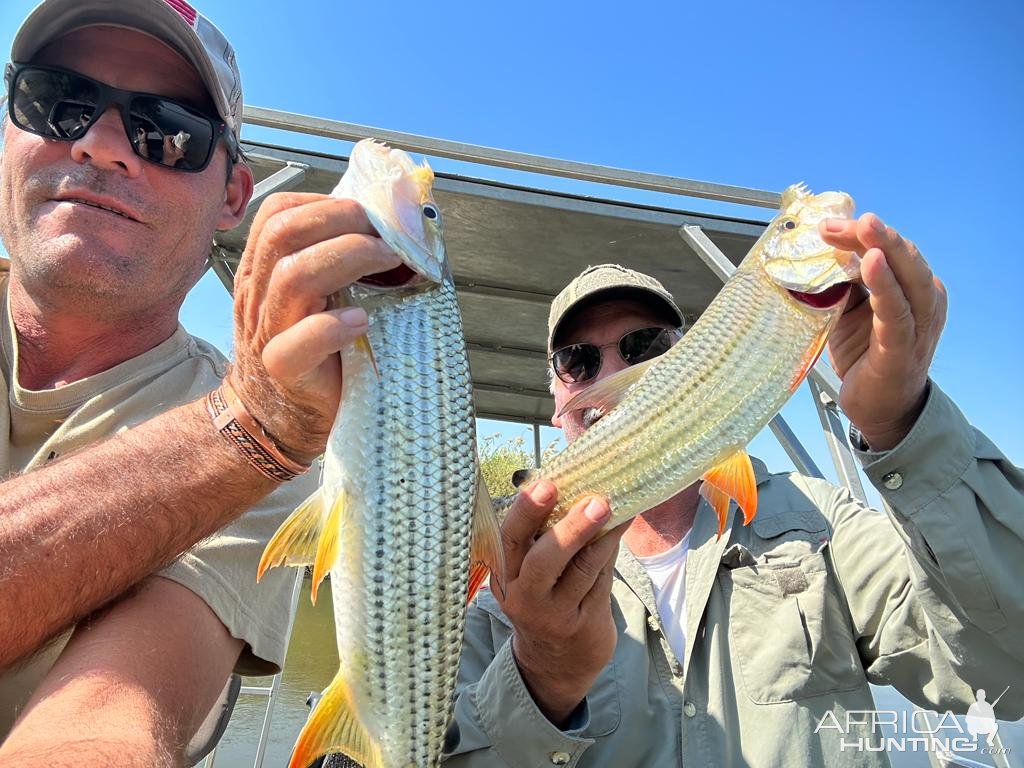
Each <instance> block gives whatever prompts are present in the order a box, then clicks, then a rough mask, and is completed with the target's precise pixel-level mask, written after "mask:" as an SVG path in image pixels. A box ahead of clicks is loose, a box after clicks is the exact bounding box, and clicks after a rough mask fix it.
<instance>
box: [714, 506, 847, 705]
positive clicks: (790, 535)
mask: <svg viewBox="0 0 1024 768" xmlns="http://www.w3.org/2000/svg"><path fill="white" fill-rule="evenodd" d="M828 543H829V542H828V534H827V531H826V526H825V521H824V520H823V519H822V518H821V517H820V515H818V514H817V513H793V514H781V515H773V516H771V517H769V518H766V519H765V520H762V521H760V524H759V523H758V521H757V520H755V521H754V523H753V531H752V535H751V537H750V540H749V548H748V547H747V546H746V545H745V544H733V545H732V546H730V547H729V549H727V550H726V553H725V555H724V556H723V558H722V560H723V564H722V567H721V568H720V569H719V580H720V586H721V587H722V588H723V590H724V591H725V594H726V595H727V598H728V602H729V646H730V648H731V656H732V665H733V669H734V670H736V669H738V670H739V677H740V679H741V681H742V687H743V689H744V691H745V692H746V694H747V696H748V697H749V698H750V699H751V701H753V702H755V703H757V704H775V703H780V702H788V701H798V700H800V699H806V698H810V697H812V696H821V695H825V694H830V693H834V692H836V691H841V690H849V689H854V688H858V687H860V686H862V685H864V684H865V677H864V672H863V668H862V666H861V664H860V662H859V657H858V656H857V652H856V646H855V644H854V641H853V634H852V630H851V628H850V623H849V620H848V619H847V615H846V611H845V610H843V606H842V603H841V599H840V597H839V595H838V593H837V591H836V589H835V585H834V580H833V578H832V576H831V573H830V570H829V560H828ZM737 549H738V550H741V556H739V557H737V554H736V550H737ZM743 550H746V551H743Z"/></svg>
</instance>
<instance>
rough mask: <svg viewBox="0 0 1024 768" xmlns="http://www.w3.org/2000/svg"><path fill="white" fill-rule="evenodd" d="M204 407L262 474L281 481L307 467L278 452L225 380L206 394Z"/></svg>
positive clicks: (301, 471) (223, 432)
mask: <svg viewBox="0 0 1024 768" xmlns="http://www.w3.org/2000/svg"><path fill="white" fill-rule="evenodd" d="M206 410H207V412H208V413H209V414H210V418H211V419H212V420H213V426H214V428H215V429H216V430H217V431H218V432H220V434H222V435H223V436H224V437H225V439H226V440H227V441H228V442H229V443H231V444H232V445H233V446H235V448H236V449H237V450H238V451H239V453H241V454H242V456H244V457H245V460H246V461H248V462H249V463H250V464H251V465H252V466H253V467H255V468H256V470H257V471H258V472H259V473H260V474H262V475H263V476H264V477H268V478H270V479H271V480H274V481H275V482H278V483H284V482H287V481H288V480H291V479H292V478H293V477H298V476H299V475H301V474H302V473H304V472H305V471H306V470H307V469H309V465H308V464H307V465H302V464H299V463H298V462H295V461H292V460H291V459H289V458H288V457H287V456H285V455H284V454H283V453H281V449H280V448H278V447H277V446H276V445H275V444H274V441H273V440H271V439H270V437H268V436H267V433H266V432H264V431H263V427H262V426H260V423H259V422H258V421H256V419H254V418H253V417H252V415H251V414H250V413H249V411H247V410H246V408H245V405H244V404H243V403H242V401H241V400H240V399H239V397H238V394H237V393H236V392H235V390H234V389H232V387H231V385H230V384H228V383H227V381H224V382H221V385H220V386H219V387H218V388H217V389H215V390H213V391H212V392H210V394H209V395H207V396H206Z"/></svg>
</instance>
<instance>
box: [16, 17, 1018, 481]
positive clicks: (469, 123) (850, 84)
mask: <svg viewBox="0 0 1024 768" xmlns="http://www.w3.org/2000/svg"><path fill="white" fill-rule="evenodd" d="M33 5H34V3H33V2H30V1H29V0H5V1H4V3H3V7H2V9H0V45H3V46H6V50H9V47H10V40H11V38H12V37H13V35H14V32H15V30H16V29H17V26H18V24H19V23H20V20H21V19H22V18H24V16H25V15H26V14H27V12H28V11H29V9H30V8H31V7H32V6H33ZM200 10H202V11H204V12H205V13H206V14H207V15H208V16H210V17H211V18H212V19H213V20H214V21H215V22H216V23H217V24H218V26H220V27H221V29H222V30H223V31H224V32H225V33H226V34H227V36H228V37H229V39H231V40H232V41H233V43H234V45H235V47H236V49H237V53H238V59H239V62H240V66H241V69H242V73H243V77H244V83H245V90H246V100H247V102H248V103H250V104H253V105H258V106H264V107H271V108H275V109H281V110H287V111H293V112H301V113H305V114H311V115H317V116H321V117H327V118H333V119H338V120H344V121H350V122H355V123H362V124H366V125H370V126H379V127H382V128H389V129H394V130H400V131H407V132H412V133H420V134H425V135H429V136H436V137H441V138H446V139H454V140H459V141H464V142H468V143H473V144H484V145H490V146H497V147H502V148H506V149H513V150H518V151H522V152H529V153H535V154H541V155H549V156H554V157H561V158H566V159H572V160H580V161H585V162H591V163H598V164H606V165H614V166H619V167H625V168H630V169H634V170H643V171H650V172H655V173H663V174H671V175H676V176H684V177H689V178H695V179H701V180H707V181H715V182H721V183H729V184H736V185H742V186H751V187H760V188H766V189H774V190H780V189H782V188H784V187H785V186H786V185H788V184H790V183H793V182H795V181H799V180H803V181H806V182H807V183H808V184H809V185H810V186H811V187H812V188H814V189H816V190H822V189H829V188H832V189H842V190H844V191H847V192H849V193H851V194H852V195H853V196H854V198H855V199H856V200H857V202H858V208H859V210H860V211H865V210H873V211H876V212H877V213H879V214H880V215H881V216H882V217H883V218H884V219H885V220H886V221H887V222H888V223H890V224H892V225H893V226H895V227H897V228H898V229H899V230H900V231H901V232H903V233H904V234H905V235H906V236H908V237H910V238H911V239H913V240H915V241H916V242H917V244H918V245H919V246H920V248H921V250H922V252H923V253H924V254H925V256H926V258H928V259H929V261H930V262H931V264H932V265H933V268H934V270H935V271H936V273H937V274H938V275H939V276H941V277H942V278H943V280H944V281H945V282H946V284H947V286H948V288H949V293H950V311H949V320H948V324H947V327H946V331H945V334H944V336H943V341H942V343H941V345H940V347H939V350H938V354H937V357H936V360H935V363H934V366H933V373H934V376H935V378H936V379H937V381H938V382H939V383H940V385H941V386H942V387H943V388H944V389H945V390H946V391H948V392H949V393H950V394H951V395H953V397H954V399H955V400H956V401H957V402H958V403H959V404H960V405H961V407H962V408H963V410H964V411H965V412H966V413H967V415H968V417H969V418H970V419H971V420H972V421H973V422H974V423H975V424H977V425H978V426H980V427H982V428H983V429H984V430H985V431H986V432H987V433H988V434H989V435H990V436H991V437H992V438H993V439H994V440H995V441H996V442H997V443H998V444H999V445H1000V446H1001V447H1002V448H1003V450H1004V451H1005V452H1006V453H1007V454H1008V455H1009V456H1010V458H1011V459H1013V460H1014V461H1015V462H1016V463H1018V464H1021V463H1024V437H1022V436H1021V434H1020V432H1021V427H1022V426H1024V424H1022V418H1021V406H1020V401H1019V399H1018V397H1019V396H1018V391H1019V389H1020V381H1021V379H1022V373H1024V363H1022V355H1021V342H1020V334H1021V331H1022V328H1024V323H1022V320H1024V311H1022V309H1021V307H1022V303H1024V302H1022V300H1021V297H1020V289H1021V286H1022V283H1024V280H1022V278H1024V259H1022V257H1021V255H1020V246H1019V242H1018V241H1017V239H1016V238H1017V236H1018V233H1019V232H1020V230H1021V224H1022V215H1021V212H1020V211H1021V189H1022V186H1021V179H1022V177H1024V149H1022V139H1021V137H1022V135H1024V128H1022V126H1024V77H1022V73H1024V48H1022V47H1021V45H1020V40H1021V39H1022V37H1024V5H1022V4H1021V3H1020V2H1016V1H1014V0H1005V1H1004V2H999V1H998V0H993V1H992V2H988V3H985V4H974V3H967V2H945V3H926V2H904V3H899V4H895V3H888V2H862V3H858V4H856V5H854V4H850V3H826V2H822V3H814V4H810V3H807V4H793V3H790V4H783V5H782V6H780V5H779V4H775V3H763V2H756V3H755V2H750V3H727V2H723V3H705V2H702V3H689V2H684V1H683V0H673V1H672V2H658V3H636V4H621V3H603V2H587V3H583V2H561V3H553V2H519V3H514V4H491V3H464V2H441V3H431V4H427V3H410V2H392V3H388V4H386V5H384V4H380V3H333V2H331V3H328V2H321V1H317V2H313V1H310V2H293V3H267V2H249V3H245V4H239V3H236V2H228V0H208V1H207V2H203V3H201V5H200ZM244 135H246V136H249V137H252V138H258V139H267V140H271V141H277V142H280V143H285V144H292V145H294V146H308V147H316V148H321V149H324V150H326V151H331V152H336V153H340V154H346V153H347V150H348V148H349V145H347V144H344V143H341V142H319V143H318V142H316V141H315V140H312V139H310V138H308V137H302V136H297V135H285V134H280V133H275V132H271V131H267V130H259V129H246V130H245V131H244ZM434 164H435V166H436V167H438V168H440V169H455V168H457V166H455V165H454V164H452V163H449V162H445V161H438V162H435V163H434ZM458 169H459V170H465V168H464V167H458ZM472 172H474V173H477V174H479V175H482V176H485V177H490V178H499V179H512V180H516V181H518V182H520V183H525V184H534V185H537V186H547V187H550V188H554V189H565V190H572V191H577V192H582V193H586V194H597V195H601V196H604V197H612V198H618V199H626V200H634V201H637V202H647V203H657V204H661V205H668V206H672V207H679V208H691V209H696V210H710V211H728V212H734V213H740V214H742V215H748V216H755V217H759V218H764V217H767V216H768V215H770V213H769V212H768V211H765V210H764V209H746V208H742V207H739V206H725V205H716V204H709V203H705V202H702V201H692V200H684V199H679V198H672V197H670V196H664V195H657V194H653V193H642V192H636V193H632V192H629V191H628V190H621V189H618V188H608V187H601V186H598V185H589V184H579V183H573V182H570V181H565V180H546V179H541V178H537V177H531V176H528V175H523V174H514V173H512V172H505V171H501V170H498V169H489V168H475V169H472ZM183 319H184V322H185V324H186V326H187V327H188V328H189V329H190V330H191V331H193V332H194V333H197V334H198V335H201V336H204V337H206V338H208V339H210V340H211V341H213V342H215V343H217V344H218V345H221V346H222V347H227V346H228V345H229V339H230V308H229V306H228V302H227V297H226V294H225V293H224V292H223V289H221V288H220V287H219V284H217V283H216V281H215V280H211V279H204V281H203V283H202V284H201V285H200V286H199V287H198V288H197V289H196V291H195V292H194V294H193V296H192V297H190V299H189V302H188V303H187V305H186V308H185V311H184V314H183ZM808 402H809V397H808V395H807V394H806V393H804V392H801V393H799V394H798V395H797V397H796V398H794V401H792V403H791V405H790V406H787V409H786V411H785V413H786V415H787V417H788V418H790V419H791V421H792V422H793V424H794V426H795V427H796V428H797V429H798V431H801V432H802V433H803V434H809V435H810V439H809V440H808V444H809V447H810V448H811V449H812V452H814V454H815V455H816V456H817V457H818V458H819V461H820V462H822V463H826V462H827V458H826V457H827V454H826V453H825V452H824V446H823V443H822V441H821V440H820V437H819V436H818V425H817V419H816V417H815V416H814V414H813V411H812V410H811V409H810V407H809V406H808ZM482 431H483V433H484V434H489V433H490V432H493V431H494V427H493V426H491V425H485V426H484V427H483V429H482ZM518 432H519V430H518V428H510V429H508V430H507V433H508V434H515V433H518ZM550 437H551V433H545V437H544V441H545V442H547V441H548V440H549V439H550ZM754 452H755V453H757V454H760V455H762V456H763V457H765V458H766V459H767V460H768V461H769V464H770V465H772V466H776V467H779V468H783V467H785V466H787V462H786V460H785V457H784V456H783V455H782V453H781V451H779V450H778V449H777V447H775V446H774V444H773V443H772V442H771V440H768V439H760V438H759V439H758V440H757V441H756V442H755V445H754Z"/></svg>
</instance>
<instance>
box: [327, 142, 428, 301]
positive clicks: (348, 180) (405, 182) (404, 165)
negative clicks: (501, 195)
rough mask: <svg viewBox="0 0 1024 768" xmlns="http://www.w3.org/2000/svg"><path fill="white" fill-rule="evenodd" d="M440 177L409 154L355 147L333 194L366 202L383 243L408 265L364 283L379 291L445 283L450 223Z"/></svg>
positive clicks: (380, 145) (362, 144) (371, 146)
mask: <svg viewBox="0 0 1024 768" xmlns="http://www.w3.org/2000/svg"><path fill="white" fill-rule="evenodd" d="M433 187H434V172H433V171H432V170H431V168H430V166H429V165H428V164H427V162H426V160H424V161H423V163H422V164H421V165H417V164H416V163H415V162H414V161H413V159H412V157H410V156H409V154H408V153H407V152H405V151H404V150H401V149H395V148H392V147H389V146H388V145H386V144H384V143H382V142H379V141H375V140H373V139H363V140H362V141H360V142H358V143H357V144H356V145H355V147H353V148H352V155H351V156H350V157H349V165H348V169H347V170H346V171H345V174H344V176H342V179H341V181H340V182H339V183H338V186H337V187H336V188H335V190H334V192H332V194H333V195H334V196H335V197H345V198H349V199H352V200H355V201H356V202H358V203H360V204H361V205H362V206H363V209H364V210H365V211H366V216H367V218H369V220H370V223H371V224H373V226H374V228H375V229H376V230H377V233H378V234H379V235H380V237H381V239H382V240H383V241H384V242H385V243H387V244H388V246H389V247H390V248H391V249H392V250H393V251H394V252H395V253H397V254H398V256H399V258H401V259H402V264H401V265H400V266H398V267H395V268H394V269H390V270H388V271H387V272H381V273H379V274H376V275H367V276H366V277H364V278H363V279H362V280H360V281H359V282H360V284H362V285H364V286H367V287H370V288H373V289H376V290H388V289H391V288H399V287H401V288H405V287H408V286H411V285H416V284H420V283H423V282H431V283H440V282H441V280H442V279H443V277H444V276H445V274H446V272H447V270H448V262H447V257H446V254H445V247H444V224H443V222H442V220H441V211H440V209H439V208H438V207H437V203H436V202H435V201H434V191H433Z"/></svg>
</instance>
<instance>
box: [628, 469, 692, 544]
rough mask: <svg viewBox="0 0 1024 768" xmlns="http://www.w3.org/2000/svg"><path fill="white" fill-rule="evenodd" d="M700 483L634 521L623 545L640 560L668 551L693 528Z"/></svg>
mask: <svg viewBox="0 0 1024 768" xmlns="http://www.w3.org/2000/svg"><path fill="white" fill-rule="evenodd" d="M699 490H700V483H694V484H693V485H691V486H690V487H689V488H686V489H684V490H682V491H680V492H679V493H677V494H676V495H675V496H673V497H672V498H671V499H669V500H668V501H665V502H662V503H661V504H659V505H658V506H656V507H654V508H652V509H649V510H647V511H646V512H644V513H643V514H642V515H638V516H636V517H635V518H633V522H632V523H631V524H630V526H629V528H628V529H627V531H626V533H625V535H624V536H623V537H622V541H623V542H625V544H626V546H627V547H629V550H630V552H632V553H633V554H634V555H639V556H640V557H649V556H650V555H657V554H658V553H660V552H664V551H665V550H667V549H671V548H672V547H674V546H675V545H676V544H678V543H679V542H680V541H682V540H683V537H684V536H686V534H687V533H689V532H690V529H691V528H692V527H693V520H694V518H695V517H696V516H697V505H698V504H699V503H700V493H699Z"/></svg>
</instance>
